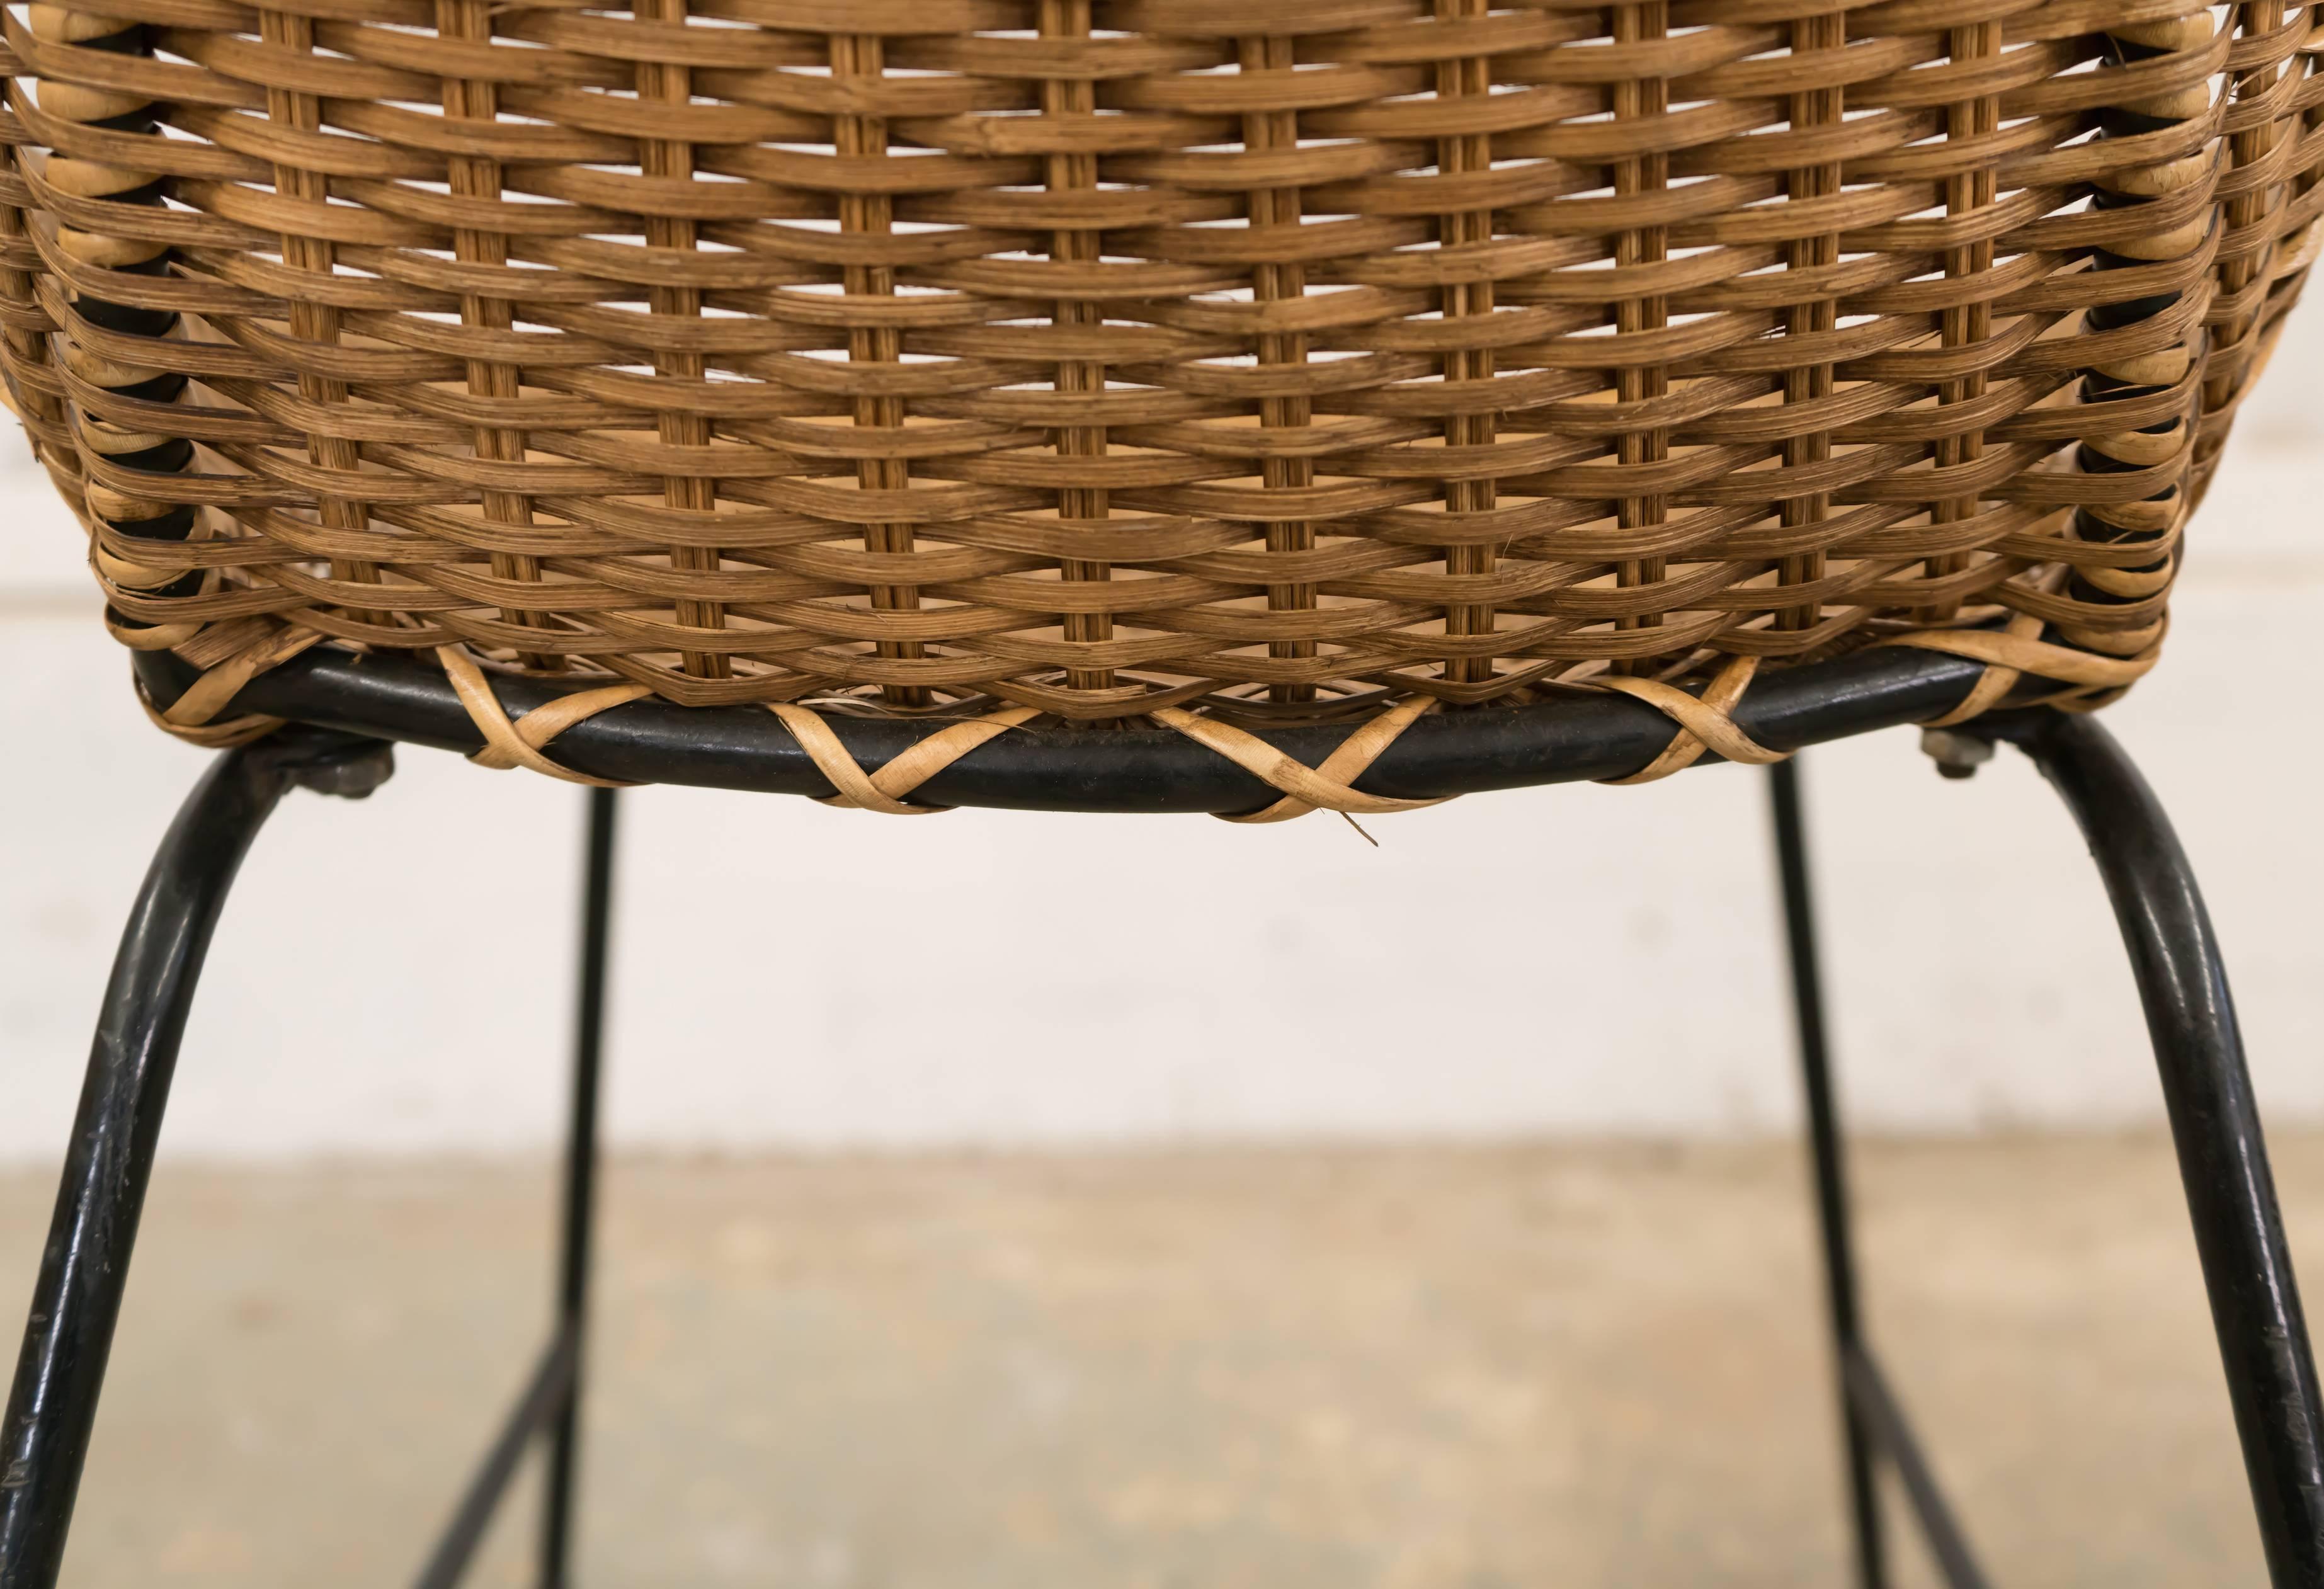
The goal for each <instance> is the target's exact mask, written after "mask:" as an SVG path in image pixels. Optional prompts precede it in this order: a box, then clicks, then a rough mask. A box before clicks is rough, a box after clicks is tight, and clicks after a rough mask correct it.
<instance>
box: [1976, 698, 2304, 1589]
mask: <svg viewBox="0 0 2324 1589" xmlns="http://www.w3.org/2000/svg"><path fill="white" fill-rule="evenodd" d="M1996 727H1997V728H1998V729H1999V730H2000V731H2001V732H2002V733H2004V734H2006V736H2007V737H2009V738H2011V739H2013V740H2015V741H2016V742H2017V743H2018V744H2020V745H2021V746H2022V747H2023V748H2024V750H2025V752H2026V753H2028V754H2029V755H2031V756H2032V757H2033V760H2034V762H2036V763H2037V764H2038V765H2039V766H2040V767H2041V769H2042V771H2043V774H2044V775H2045V776H2046V777H2047V778H2048V779H2049V781H2050V782H2051V783H2052V785H2053V786H2055V787H2056V789H2057V790H2058V793H2059V794H2060V795H2061V797H2063V799H2065V802H2066V804H2067V806H2068V808H2070V809H2071V810H2072V812H2073V814H2074V819H2075V820H2076V821H2077V822H2079V823H2080V825H2081V828H2082V833H2083V836H2085V837H2086V838H2087V839H2088V840H2089V846H2090V855H2091V856H2092V858H2093V859H2095V860H2096V861H2097V863H2098V873H2099V875H2100V876H2101V877H2103V878H2104V879H2105V880H2106V888H2107V896H2108V897H2109V898H2110V899H2111V900H2112V901H2113V902H2114V911H2115V919H2116V922H2117V923H2118V924H2119V925H2120V927H2121V928H2122V936H2123V941H2124V943H2125V944H2126V945H2127V946H2128V947H2129V949H2130V960H2131V968H2132V971H2133V973H2134V974H2135V975H2136V977H2137V979H2138V993H2139V998H2140V1001H2141V1002H2143V1003H2144V1006H2145V1009H2146V1028H2147V1031H2148V1033H2149V1035H2150V1036H2151V1037H2152V1039H2153V1044H2154V1059H2155V1066H2156V1068H2157V1070H2158V1071H2159V1072H2160V1074H2161V1076H2162V1081H2163V1102H2164V1104H2165V1105H2166V1107H2167V1108H2168V1110H2169V1113H2170V1117H2171V1135H2172V1141H2173V1143H2174V1144H2175V1145H2176V1147H2177V1149H2178V1153H2179V1173H2180V1178H2181V1180H2182V1181H2183V1182H2184V1183H2185V1186H2186V1191H2187V1211H2188V1214H2189V1216H2190V1218H2191V1219H2192V1220H2193V1222H2194V1227H2195V1246H2196V1251H2197V1252H2199V1254H2200V1256H2201V1259H2202V1264H2203V1281H2204V1287H2205V1289H2207V1290H2208V1291H2209V1294H2210V1302H2211V1323H2212V1326H2213V1328H2214V1330H2215V1331H2216V1332H2217V1334H2218V1340H2219V1354H2220V1357H2221V1359H2222V1361H2223V1362H2224V1363H2225V1365H2226V1368H2227V1396H2228V1400H2229V1401H2230V1402H2231V1403H2232V1405H2233V1406H2234V1409H2235V1416H2236V1433H2237V1434H2238V1435H2239V1436H2240V1437H2241V1438H2242V1442H2243V1451H2244V1466H2245V1469H2246V1473H2247V1474H2249V1477H2250V1480H2251V1491H2252V1501H2253V1505H2254V1507H2255V1510H2256V1511H2257V1513H2258V1516H2259V1530H2260V1538H2261V1541H2262V1544H2263V1546H2264V1549H2265V1551H2266V1556H2267V1566H2268V1573H2269V1575H2270V1577H2271V1579H2272V1581H2273V1583H2274V1584H2275V1585H2276V1589H2319V1586H2324V1467H2319V1432H2324V1409H2320V1408H2319V1396H2318V1391H2317V1382H2316V1362H2315V1357H2314V1355H2313V1353H2312V1352H2311V1350H2310V1345H2309V1340H2308V1326H2307V1321H2306V1319H2305V1318H2304V1317H2303V1316H2302V1315H2301V1307H2300V1290H2299V1287H2298V1285H2297V1284H2296V1282H2295V1281H2294V1280H2293V1278H2292V1256H2291V1253H2290V1252H2288V1251H2287V1250H2286V1248H2285V1246H2284V1240H2283V1220H2282V1214H2281V1213H2280V1211H2279V1210H2278V1208H2277V1206H2276V1199H2275V1182H2274V1178H2273V1176H2272V1175H2271V1174H2270V1172H2269V1170H2268V1163H2267V1146H2266V1142H2265V1141H2264V1139H2263V1137H2262V1135H2261V1132H2260V1119H2259V1106H2258V1104H2257V1102H2256V1100H2255V1098H2254V1096H2253V1094H2252V1085H2251V1074H2250V1072H2249V1070H2248V1069H2247V1068H2246V1066H2245V1063H2244V1049H2243V1037H2242V1034H2241V1032H2239V1031H2238V1030H2236V1012H2235V1003H2234V1001H2233V999H2232V998H2231V997H2230V996H2229V994H2228V992H2227V972H2226V970H2225V968H2224V967H2223V966H2222V965H2220V963H2219V948H2218V942H2217V941H2216V939H2214V938H2213V937H2212V934H2211V922H2210V918H2209V915H2208V914H2207V913H2206V912H2205V910H2204V909H2203V897H2202V893H2201V892H2200V891H2199V889H2198V888H2197V886H2196V883H2195V876H2194V873H2193V872H2192V871H2191V870H2190V868H2189V866H2188V864H2187V856H2186V854H2185V852H2184V851H2182V850H2181V848H2180V846H2179V840H2178V836H2176V835H2175V834H2174V833H2173V832H2172V828H2171V819H2170V818H2168V817H2167V816H2165V815H2164V814H2163V807H2162V804H2161V802H2160V801H2158V800H2157V799H2155V798H2154V791H2153V790H2151V789H2149V788H2148V787H2147V784H2146V781H2145V780H2144V778H2142V777H2141V776H2140V775H2139V772H2138V769H2137V768H2136V767H2135V766H2134V765H2133V764H2132V762H2131V761H2130V758H2129V757H2128V756H2127V755H2126V754H2124V753H2123V750H2122V747H2121V746H2120V745H2119V744H2116V742H2115V738H2114V736H2113V735H2112V734H2108V733H2107V731H2106V729H2105V728H2103V727H2101V726H2100V725H2098V722H2097V721H2096V720H2095V719H2094V718H2092V717H2090V716H2087V715H2079V714H2078V715H2067V714H2063V713H2056V712H2045V713H2042V714H2039V715H2038V716H2033V717H2032V718H2030V720H2021V721H2020V722H2019V723H2017V724H2015V725H2010V724H2007V723H2003V724H1997V725H1996Z"/></svg>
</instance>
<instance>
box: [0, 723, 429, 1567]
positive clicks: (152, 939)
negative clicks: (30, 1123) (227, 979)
mask: <svg viewBox="0 0 2324 1589" xmlns="http://www.w3.org/2000/svg"><path fill="white" fill-rule="evenodd" d="M390 766H392V762H391V761H390V759H389V752H388V747H387V746H385V745H383V744H377V743H374V742H368V741H360V740H354V739H350V738H349V737H348V736H346V735H344V734H327V733H321V732H318V731H314V730H307V729H289V730H284V731H282V732H281V733H278V734H274V735H272V736H271V737H269V738H268V739H266V740H263V741H261V742H260V743H258V744H253V745H249V746H245V747H244V748H242V749H239V750H232V751H228V752H226V753H225V754H223V755H221V756H219V757H217V759H216V760H215V761H213V762H211V763H210V765H209V770H208V771H207V772H205V773H204V774H203V775H202V779H201V781H200V782H198V783H197V784H196V785H195V786H194V789H193V792H192V793H191V794H189V795H188V796H187V797H186V800H185V803H184V804H183V805H182V806H180V808H179V810H178V815H177V818H176V819H175V820H174V821H172V822H171V824H170V830H169V832H168V834H167V835H166V836H163V838H162V840H161V848H160V849H159V850H157V851H156V852H155V853H154V856H153V863H152V866H151V867H150V868H148V869H147V871H146V873H145V882H144V884H143V887H142V888H140V889H139V890H138V893H137V903H136V905H135V907H134V909H133V910H131V911H130V915H129V923H128V926H127V927H126V928H124V929H123V932H122V935H121V947H120V950H119V952H118V953H117V954H116V955H115V957H114V962H113V975H112V978H111V980H110V981H109V982H107V983H106V989H105V1003H104V1007H103V1009H102V1011H101V1012H100V1013H99V1015H98V1017H97V1039H96V1041H95V1043H94V1044H93V1045H92V1046H91V1049H90V1050H89V1058H88V1078H87V1080H86V1081H85V1082H84V1083H83V1085H82V1088H81V1095H80V1105H79V1111H78V1114H77V1115H76V1116H75V1118H74V1123H73V1135H72V1144H71V1147H70V1149H69V1150H68V1152H67V1154H66V1157H65V1168H64V1176H63V1179H62V1182H61V1184H60V1187H58V1191H57V1206H56V1214H55V1216H54V1218H53V1220H52V1221H51V1224H50V1227H49V1240H48V1245H47V1247H46V1248H45V1249H44V1250H43V1252H42V1257H41V1273H40V1279H39V1280H38V1281H37V1282H36V1284H35V1286H34V1289H33V1294H32V1316H31V1319H30V1322H29V1323H28V1325H27V1326H26V1329H25V1333H24V1340H23V1346H22V1348H21V1350H20V1352H19V1354H18V1356H17V1359H16V1373H15V1378H14V1381H13V1382H12V1384H11V1386H10V1389H9V1392H8V1409H7V1414H6V1422H5V1426H0V1589H52V1585H54V1584H55V1583H56V1581H57V1575H58V1572H59V1570H60V1567H61V1566H62V1565H63V1560H64V1550H65V1538H66V1534H67V1532H68V1531H69V1529H70V1527H71V1523H72V1511H73V1501H74V1498H75V1496H76V1495H77V1494H78V1491H79V1488H80V1476H81V1468H82V1465H83V1464H84V1462H85V1461H86V1459H87V1457H88V1440H89V1430H90V1427H91V1426H92V1425H93V1424H94V1422H95V1420H96V1417H97V1395H98V1392H99V1391H100V1390H102V1389H103V1387H104V1383H105V1368H106V1358H107V1356H108V1355H109V1354H110V1353H111V1351H112V1348H113V1335H114V1329H115V1326H116V1325H117V1324H118V1323H119V1322H120V1317H121V1298H122V1293H123V1290H124V1288H125V1287H126V1285H127V1283H128V1279H129V1260H130V1253H131V1250H132V1248H133V1247H134V1244H135V1243H136V1239H137V1222H138V1216H139V1215H140V1214H142V1213H143V1209H144V1205H145V1188H146V1186H147V1183H148V1181H149V1180H150V1178H151V1177H152V1169H153V1155H154V1151H155V1150H156V1148H157V1147H158V1145H159V1143H160V1140H161V1114H162V1109H163V1106H164V1105H165V1104H167V1103H168V1101H169V1095H170V1082H171V1076H172V1074H173V1073H174V1072H175V1070H176V1068H177V1062H178V1049H179V1047H180V1043H181V1042H182V1041H183V1039H184V1037H185V1032H186V1017H187V1014H188V1012H189V1011H190V1010H191V1009H192V1007H193V1002H194V990H195V987H196V985H197V984H198V983H199V981H200V978H201V972H202V961H203V958H204V956H206V955H207V954H208V951H209V946H210V938H211V936H212V934H213V933H214V932H215V931H216V930H217V922H218V917H219V914H220V913H221V912H222V911H223V910H225V908H226V895H227V893H228V892H229V891H230V890H231V889H232V888H233V886H234V879H235V873H236V872H237V871H239V870H240V869H241V866H242V860H243V857H244V855H247V854H248V853H249V850H250V845H251V841H252V840H254V838H256V837H257V836H258V830H259V829H260V828H261V827H263V826H264V825H265V822H266V818H268V816H269V815H271V814H272V812H273V810H274V808H275V806H276V804H277V803H278V802H279V801H280V800H281V798H282V794H283V791H284V790H287V789H289V788H290V787H291V785H292V784H293V783H303V784H307V785H309V786H310V787H313V788H317V789H322V790H327V791H328V792H332V793H338V794H347V795H362V794H367V793H369V792H370V790H371V789H372V788H374V787H375V786H376V785H377V783H378V782H379V781H381V780H382V779H383V778H384V777H385V776H386V775H387V771H386V770H387V769H388V768H389V767H390Z"/></svg>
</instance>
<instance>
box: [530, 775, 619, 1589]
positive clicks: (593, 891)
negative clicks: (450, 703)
mask: <svg viewBox="0 0 2324 1589" xmlns="http://www.w3.org/2000/svg"><path fill="white" fill-rule="evenodd" d="M615 793H616V791H614V790H610V789H593V790H590V791H589V836H588V841H587V855H588V859H587V865H586V880H585V882H584V883H583V887H582V901H581V972H580V976H579V979H578V986H577V989H576V1001H577V1004H576V1010H575V1012H574V1021H573V1118H572V1127H571V1130H570V1132H568V1133H567V1139H566V1148H565V1214H564V1249H563V1252H562V1255H561V1257H560V1260H559V1261H558V1277H557V1316H558V1323H559V1326H560V1328H561V1329H562V1330H563V1331H564V1332H565V1334H566V1335H567V1336H568V1337H569V1338H570V1339H571V1340H572V1342H573V1352H574V1368H573V1372H572V1374H571V1376H570V1378H569V1380H568V1381H567V1391H566V1395H565V1399H564V1401H563V1403H562V1404H561V1405H560V1406H559V1407H558V1410H557V1417H556V1419H555V1421H554V1423H553V1424H552V1425H551V1426H550V1427H549V1474H548V1494H547V1496H546V1499H545V1502H544V1505H543V1508H542V1514H541V1536H540V1583H541V1589H565V1584H566V1582H567V1576H568V1575H569V1567H570V1563H571V1560H572V1554H573V1515H574V1508H573V1494H574V1488H575V1483H576V1478H577V1474H578V1464H579V1458H580V1444H581V1370H580V1352H581V1343H582V1335H583V1330H584V1327H585V1326H586V1322H587V1314H588V1307H589V1259H590V1254H591V1252H592V1250H593V1248H594V1246H595V1240H594V1238H595V1222H596V1197H597V1100H598V1095H599V1093H600V1092H601V1090H602V1088H601V1085H600V1084H601V1082H602V1080H603V1076H604V1043H605V963H606V945H607V938H608V933H609V929H610V926H611V922H612V919H613V836H614V818H615V817H616V815H617V813H618V811H619V809H620V808H619V806H618V805H617V803H616V801H615Z"/></svg>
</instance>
